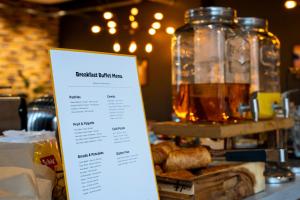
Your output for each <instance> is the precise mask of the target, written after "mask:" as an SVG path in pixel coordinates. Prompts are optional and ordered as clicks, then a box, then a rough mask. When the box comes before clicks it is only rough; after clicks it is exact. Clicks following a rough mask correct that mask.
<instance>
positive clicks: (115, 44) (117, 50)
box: [113, 42, 121, 52]
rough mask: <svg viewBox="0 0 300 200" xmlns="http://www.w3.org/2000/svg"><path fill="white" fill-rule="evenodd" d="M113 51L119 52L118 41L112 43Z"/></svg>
mask: <svg viewBox="0 0 300 200" xmlns="http://www.w3.org/2000/svg"><path fill="white" fill-rule="evenodd" d="M113 50H114V52H120V51H121V45H120V44H119V43H118V42H115V43H114V45H113Z"/></svg>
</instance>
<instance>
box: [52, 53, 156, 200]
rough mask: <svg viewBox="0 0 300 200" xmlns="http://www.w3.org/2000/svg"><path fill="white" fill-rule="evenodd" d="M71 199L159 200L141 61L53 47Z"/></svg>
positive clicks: (126, 57) (57, 99) (128, 57)
mask: <svg viewBox="0 0 300 200" xmlns="http://www.w3.org/2000/svg"><path fill="white" fill-rule="evenodd" d="M50 57H51V63H52V74H53V81H54V89H55V100H56V106H57V107H56V108H57V115H58V120H59V129H60V139H61V147H62V152H63V160H64V169H65V176H66V177H65V178H66V183H67V193H68V197H69V199H70V200H98V199H110V200H120V199H130V200H155V199H159V198H158V193H157V187H156V181H155V175H154V170H153V167H152V160H151V154H150V146H149V142H148V137H147V132H146V124H145V116H144V111H143V103H142V98H141V93H140V86H139V81H138V74H137V68H136V59H135V58H134V57H133V56H121V55H110V54H99V53H90V52H79V51H74V50H73V51H71V50H58V49H54V50H50Z"/></svg>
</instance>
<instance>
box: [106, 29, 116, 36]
mask: <svg viewBox="0 0 300 200" xmlns="http://www.w3.org/2000/svg"><path fill="white" fill-rule="evenodd" d="M116 32H117V29H116V28H110V29H108V33H109V34H111V35H114V34H115V33H116Z"/></svg>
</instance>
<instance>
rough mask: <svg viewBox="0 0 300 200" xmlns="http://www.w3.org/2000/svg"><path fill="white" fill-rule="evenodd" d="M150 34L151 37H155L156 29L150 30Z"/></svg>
mask: <svg viewBox="0 0 300 200" xmlns="http://www.w3.org/2000/svg"><path fill="white" fill-rule="evenodd" d="M148 33H149V34H150V35H155V33H156V30H155V29H154V28H150V29H149V30H148Z"/></svg>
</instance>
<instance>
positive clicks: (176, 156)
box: [164, 147, 212, 171]
mask: <svg viewBox="0 0 300 200" xmlns="http://www.w3.org/2000/svg"><path fill="white" fill-rule="evenodd" d="M211 160H212V159H211V155H210V153H209V152H208V150H207V149H206V148H205V147H194V148H182V149H179V150H176V151H172V152H170V154H169V156H168V158H167V160H166V163H165V165H164V170H165V171H179V170H185V169H196V168H200V167H206V166H207V165H208V164H209V163H211Z"/></svg>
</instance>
